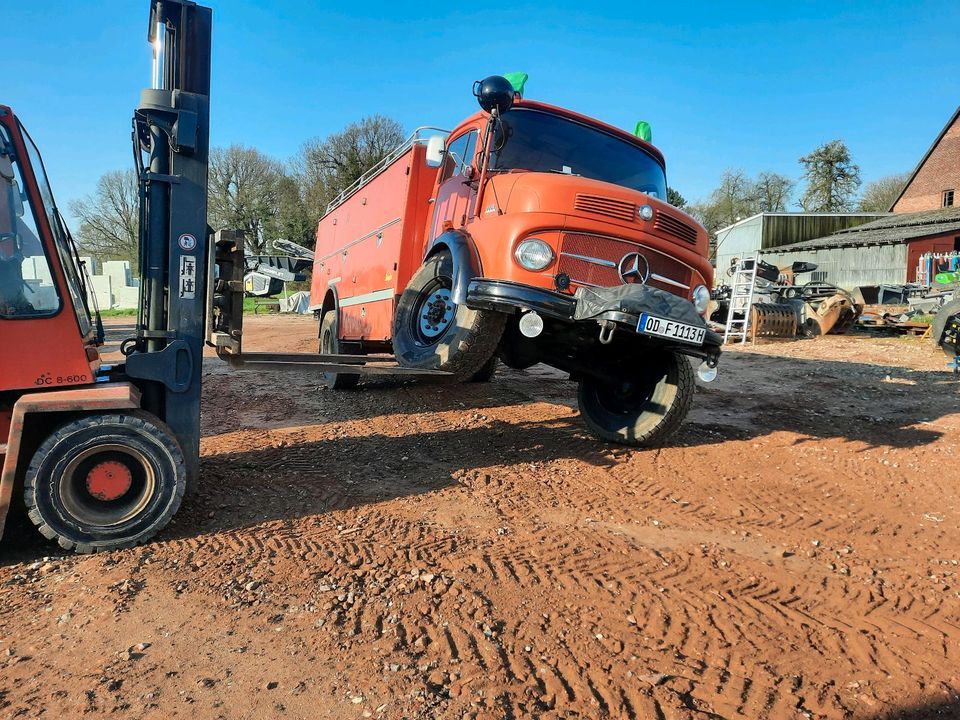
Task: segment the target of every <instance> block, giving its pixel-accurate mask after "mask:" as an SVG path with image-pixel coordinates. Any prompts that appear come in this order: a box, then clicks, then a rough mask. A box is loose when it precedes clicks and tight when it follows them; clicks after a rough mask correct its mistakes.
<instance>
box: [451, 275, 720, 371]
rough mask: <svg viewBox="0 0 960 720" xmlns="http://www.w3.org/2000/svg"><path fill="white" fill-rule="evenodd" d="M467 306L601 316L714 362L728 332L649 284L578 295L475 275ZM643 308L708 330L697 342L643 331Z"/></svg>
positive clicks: (604, 324) (575, 319)
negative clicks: (717, 329) (720, 331)
mask: <svg viewBox="0 0 960 720" xmlns="http://www.w3.org/2000/svg"><path fill="white" fill-rule="evenodd" d="M467 306H468V307H471V308H474V309H477V310H497V311H499V312H514V311H516V310H522V311H530V310H533V311H536V312H537V313H539V314H540V315H542V316H544V317H547V318H552V319H554V320H560V321H563V322H569V323H590V322H596V323H598V324H599V325H600V326H601V328H603V329H605V330H606V329H608V328H611V325H615V326H616V329H617V330H618V331H628V332H632V333H633V334H635V335H637V336H638V337H642V338H643V339H644V341H646V342H648V343H651V344H656V345H658V346H660V347H666V348H669V349H670V350H673V351H675V352H678V353H681V354H683V355H689V356H691V357H696V358H701V359H703V360H706V361H707V364H708V365H709V366H710V367H715V366H716V364H717V361H718V360H719V358H720V347H721V345H723V337H722V336H721V335H719V334H718V333H715V332H713V331H712V330H710V328H709V327H707V324H706V322H705V321H704V319H703V318H702V317H700V315H699V314H698V313H697V311H696V309H695V308H694V307H693V303H692V302H690V301H689V300H685V299H684V298H681V297H677V296H676V295H673V294H671V293H668V292H666V291H664V290H659V289H657V288H654V287H650V286H648V285H619V286H617V287H610V288H586V287H581V288H579V289H578V290H577V292H576V294H575V295H565V294H562V293H558V292H553V291H552V290H546V289H544V288H537V287H532V286H530V285H523V284H520V283H513V282H508V281H505V280H491V279H487V278H476V279H474V280H472V281H471V282H470V285H469V286H468V288H467ZM643 313H649V314H650V315H654V316H656V317H660V318H666V319H667V320H673V321H675V322H680V323H686V324H687V325H693V326H695V327H700V328H704V329H705V330H706V334H705V336H704V341H703V344H702V345H693V344H690V343H683V342H676V341H671V340H668V339H666V338H660V337H655V336H650V335H640V333H638V332H637V326H638V325H639V323H640V316H641V315H642V314H643Z"/></svg>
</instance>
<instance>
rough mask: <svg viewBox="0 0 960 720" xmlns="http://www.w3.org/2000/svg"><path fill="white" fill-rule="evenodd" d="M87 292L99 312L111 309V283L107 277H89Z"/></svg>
mask: <svg viewBox="0 0 960 720" xmlns="http://www.w3.org/2000/svg"><path fill="white" fill-rule="evenodd" d="M89 290H90V294H91V295H93V296H95V297H96V302H97V307H99V308H100V309H101V310H109V309H110V308H112V307H113V281H112V279H111V277H110V276H109V275H91V276H90V287H89Z"/></svg>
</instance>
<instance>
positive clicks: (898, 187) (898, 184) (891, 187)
mask: <svg viewBox="0 0 960 720" xmlns="http://www.w3.org/2000/svg"><path fill="white" fill-rule="evenodd" d="M909 179H910V173H900V174H899V175H888V176H887V177H882V178H880V179H879V180H874V181H873V182H871V183H867V184H866V186H865V187H864V188H863V195H861V196H860V202H858V203H857V210H863V211H864V212H888V211H889V210H890V209H891V208H892V207H893V204H894V203H895V202H896V201H897V198H898V197H900V193H901V192H902V191H903V188H904V186H905V185H906V184H907V181H908V180H909Z"/></svg>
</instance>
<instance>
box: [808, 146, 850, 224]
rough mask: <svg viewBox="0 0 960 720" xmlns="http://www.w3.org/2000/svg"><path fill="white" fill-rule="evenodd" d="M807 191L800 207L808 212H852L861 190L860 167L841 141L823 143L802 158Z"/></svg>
mask: <svg viewBox="0 0 960 720" xmlns="http://www.w3.org/2000/svg"><path fill="white" fill-rule="evenodd" d="M800 164H801V165H802V166H803V179H804V181H805V182H806V187H805V188H804V191H803V197H801V198H800V207H802V208H803V209H804V210H806V211H807V212H844V211H848V210H852V209H853V207H854V200H855V198H856V195H857V190H858V189H859V188H860V167H859V166H858V165H857V164H856V163H854V162H853V158H852V157H851V155H850V148H848V147H847V145H846V143H844V142H843V141H842V140H831V141H830V142H828V143H824V144H823V145H821V146H820V147H818V148H817V149H816V150H814V151H813V152H812V153H810V154H809V155H804V156H803V157H801V158H800Z"/></svg>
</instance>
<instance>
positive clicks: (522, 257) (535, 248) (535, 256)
mask: <svg viewBox="0 0 960 720" xmlns="http://www.w3.org/2000/svg"><path fill="white" fill-rule="evenodd" d="M513 257H514V258H515V259H516V261H517V264H519V265H520V267H522V268H525V269H527V270H543V269H544V268H545V267H547V266H548V265H549V264H550V263H552V262H553V248H551V247H550V246H549V245H547V244H546V243H545V242H544V241H543V240H541V239H540V238H528V239H527V240H524V241H523V242H522V243H520V244H519V245H517V249H516V250H515V251H514V253H513Z"/></svg>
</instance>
